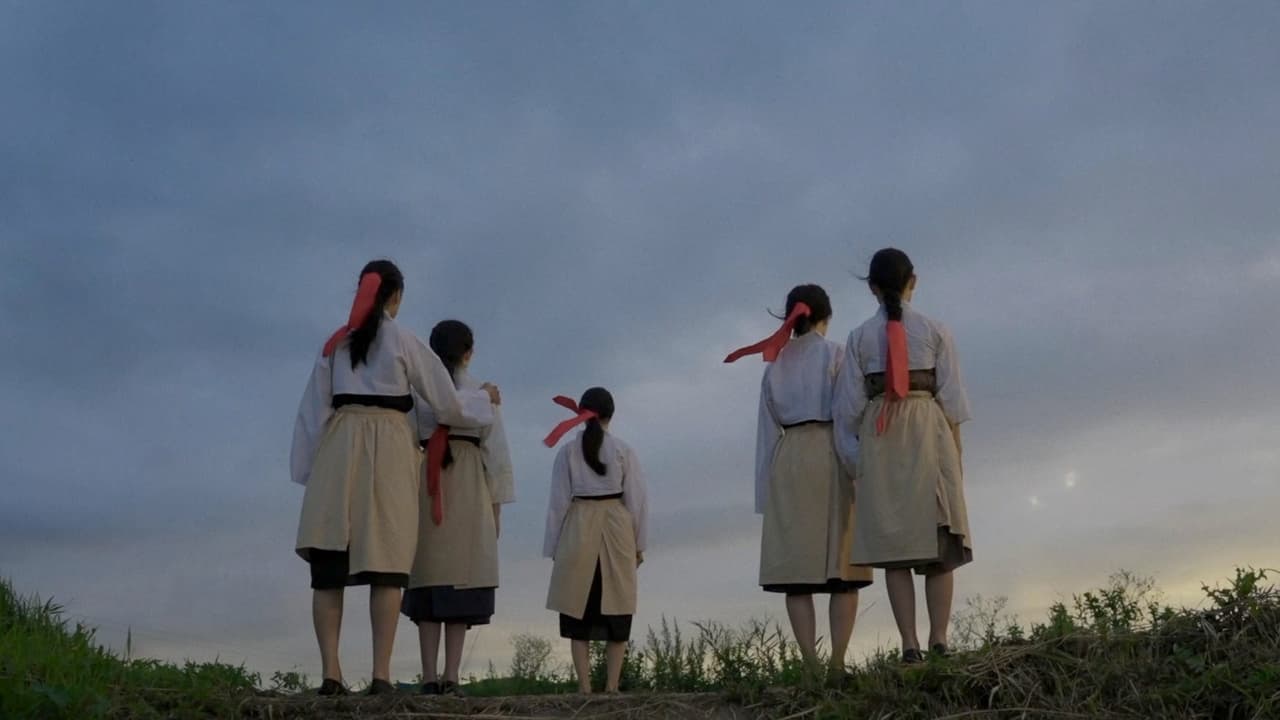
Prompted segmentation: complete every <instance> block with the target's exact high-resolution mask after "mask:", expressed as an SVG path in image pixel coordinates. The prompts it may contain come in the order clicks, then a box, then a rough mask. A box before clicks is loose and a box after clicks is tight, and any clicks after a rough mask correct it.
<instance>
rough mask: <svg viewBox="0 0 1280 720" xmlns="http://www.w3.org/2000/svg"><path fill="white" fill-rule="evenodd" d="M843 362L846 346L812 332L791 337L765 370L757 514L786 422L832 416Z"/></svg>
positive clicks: (758, 437)
mask: <svg viewBox="0 0 1280 720" xmlns="http://www.w3.org/2000/svg"><path fill="white" fill-rule="evenodd" d="M843 361H844V348H843V347H842V346H841V345H840V344H839V343H837V342H833V341H831V340H828V339H827V338H825V337H823V336H822V335H821V334H819V333H817V332H808V333H805V334H804V335H801V336H800V337H798V338H793V339H792V340H791V341H790V342H788V343H787V344H786V346H784V347H783V348H782V352H780V353H779V354H778V358H777V360H775V361H774V362H772V363H770V364H769V365H768V367H766V368H765V369H764V379H763V380H762V381H761V383H760V421H759V424H758V431H757V433H756V512H757V513H763V512H764V506H765V501H766V499H767V497H768V492H769V475H770V473H771V471H772V470H771V469H772V467H773V454H774V452H776V451H777V448H778V442H779V441H780V440H781V439H782V433H783V429H782V428H783V426H784V425H792V424H795V423H800V422H805V421H806V420H821V421H823V422H826V421H830V420H831V401H832V397H833V395H834V392H835V384H836V377H837V375H838V374H839V372H840V365H841V364H842V362H843Z"/></svg>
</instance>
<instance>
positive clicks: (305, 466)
mask: <svg viewBox="0 0 1280 720" xmlns="http://www.w3.org/2000/svg"><path fill="white" fill-rule="evenodd" d="M331 362H332V358H328V357H324V356H323V355H322V356H320V358H319V359H318V360H316V364H315V367H313V368H312V369H311V379H310V380H309V381H307V389H306V390H305V391H303V393H302V402H301V403H299V404H298V417H297V420H295V421H294V424H293V447H292V448H291V449H290V450H289V475H290V477H291V479H292V480H293V481H294V482H296V483H298V484H299V485H306V484H307V480H309V479H310V478H311V465H312V463H313V462H314V461H315V457H316V450H317V449H318V448H319V447H320V438H321V436H322V435H323V434H324V426H325V424H326V423H328V422H329V417H330V416H331V415H333V378H332V375H331V372H330V367H331Z"/></svg>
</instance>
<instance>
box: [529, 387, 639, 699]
mask: <svg viewBox="0 0 1280 720" xmlns="http://www.w3.org/2000/svg"><path fill="white" fill-rule="evenodd" d="M555 401H556V403H557V404H559V405H561V406H563V407H566V408H568V409H569V410H571V411H573V412H574V413H576V416H575V417H573V418H571V419H569V420H566V421H564V422H562V423H560V425H558V426H557V427H556V429H555V430H553V431H552V432H551V434H549V435H548V436H547V438H546V440H545V441H544V442H545V443H546V445H547V447H554V446H555V444H556V443H557V442H558V441H559V440H560V438H561V437H563V436H564V434H565V433H567V432H568V431H569V430H571V429H573V428H574V427H575V426H577V425H580V424H582V423H584V422H585V423H586V425H587V426H586V428H585V429H584V430H583V431H582V432H581V433H579V434H578V437H577V438H575V439H574V440H573V442H571V443H569V444H568V445H565V446H564V447H562V448H560V451H559V452H558V453H557V454H556V460H555V465H554V468H553V469H552V471H551V498H550V502H549V503H548V506H547V528H546V535H545V538H544V541H543V545H542V552H543V554H544V555H546V556H547V557H549V558H554V559H555V565H554V566H553V569H552V571H551V588H550V591H549V592H548V594H547V609H548V610H552V611H554V612H558V613H560V636H561V637H564V638H568V639H569V640H570V641H572V642H571V650H572V653H573V667H574V670H575V671H576V672H577V675H578V689H579V691H581V692H582V693H590V692H591V667H590V663H589V660H588V649H589V647H588V643H589V642H590V641H592V640H604V641H606V642H607V645H606V657H607V664H608V679H607V681H606V684H605V691H606V692H610V693H616V692H618V690H619V687H618V686H619V681H620V678H621V675H622V661H623V658H624V656H625V654H626V651H627V641H628V640H629V639H630V637H631V617H632V615H634V614H635V611H636V568H638V567H639V566H640V564H641V563H643V562H644V549H645V541H646V538H647V535H648V525H649V510H648V504H647V500H646V497H645V480H644V474H643V472H641V470H640V461H639V460H638V459H637V458H636V454H635V451H634V450H632V449H631V448H630V447H629V446H628V445H627V444H626V443H624V442H623V441H622V440H620V439H619V438H618V437H617V436H615V435H613V434H611V433H609V432H608V429H609V423H610V421H611V420H612V419H613V411H614V407H613V396H612V395H610V394H609V391H608V390H605V389H604V388H599V387H595V388H591V389H590V390H587V391H586V392H585V393H583V395H582V399H581V400H580V401H579V402H577V403H575V402H573V400H571V399H569V398H566V397H563V396H560V397H557V398H556V400H555Z"/></svg>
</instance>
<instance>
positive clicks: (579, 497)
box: [573, 493, 622, 500]
mask: <svg viewBox="0 0 1280 720" xmlns="http://www.w3.org/2000/svg"><path fill="white" fill-rule="evenodd" d="M621 498H622V493H614V494H612V495H574V496H573V499H574V500H620V499H621Z"/></svg>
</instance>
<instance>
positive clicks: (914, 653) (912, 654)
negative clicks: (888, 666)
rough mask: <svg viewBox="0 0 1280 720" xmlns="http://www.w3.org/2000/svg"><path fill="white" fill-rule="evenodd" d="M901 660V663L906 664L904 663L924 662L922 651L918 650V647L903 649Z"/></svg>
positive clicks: (915, 663) (916, 663) (917, 663)
mask: <svg viewBox="0 0 1280 720" xmlns="http://www.w3.org/2000/svg"><path fill="white" fill-rule="evenodd" d="M902 662H903V664H906V665H919V664H920V663H922V662H924V653H922V652H920V650H919V649H918V648H911V649H910V650H903V651H902Z"/></svg>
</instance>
